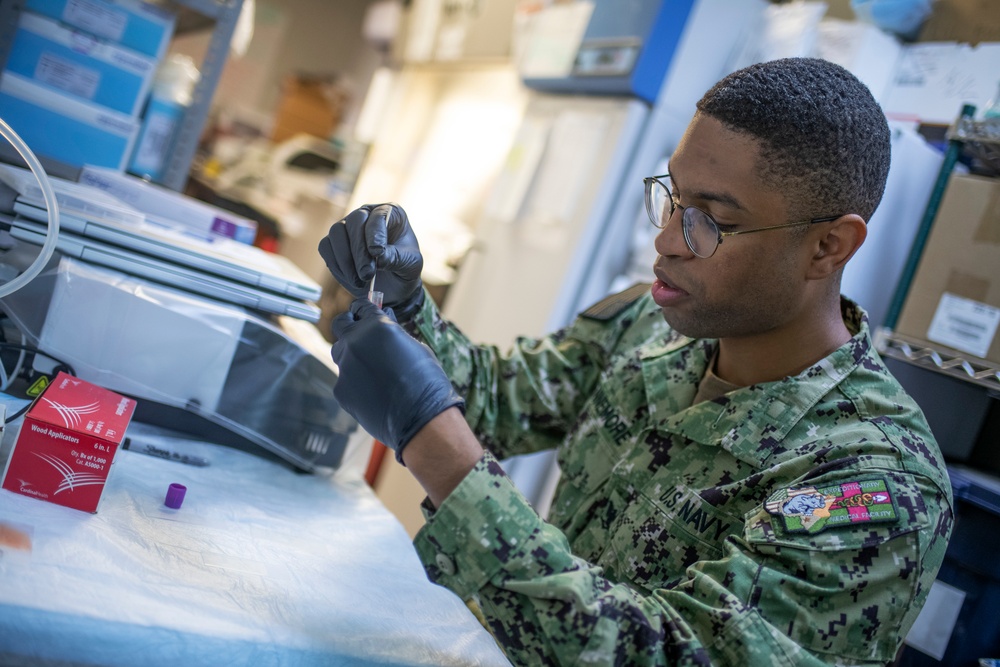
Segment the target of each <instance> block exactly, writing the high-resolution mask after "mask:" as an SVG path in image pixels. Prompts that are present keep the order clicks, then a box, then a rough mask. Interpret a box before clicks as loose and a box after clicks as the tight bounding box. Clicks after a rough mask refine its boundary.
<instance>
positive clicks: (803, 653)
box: [415, 453, 950, 667]
mask: <svg viewBox="0 0 1000 667" xmlns="http://www.w3.org/2000/svg"><path fill="white" fill-rule="evenodd" d="M915 493H916V495H921V494H922V493H923V492H922V491H916V492H915ZM921 504H922V501H921ZM935 517H936V518H935ZM942 522H944V523H945V524H947V525H950V513H948V512H945V511H943V512H941V513H940V514H934V513H930V514H927V515H926V516H924V517H923V518H922V519H921V520H920V522H919V525H907V526H902V527H900V528H899V529H898V530H897V531H895V532H892V531H888V530H881V531H880V530H875V529H873V530H866V531H850V530H846V529H845V530H841V531H830V532H829V534H828V536H827V538H824V539H822V540H820V539H817V538H816V537H815V536H795V535H791V536H789V535H784V534H782V533H781V531H780V530H775V529H774V527H773V526H772V525H771V522H770V520H769V518H768V515H767V513H766V512H763V510H762V509H761V510H760V511H759V512H756V513H751V516H748V521H747V529H746V531H745V532H744V533H743V535H742V536H740V537H733V538H731V539H727V540H726V541H725V542H724V543H723V544H722V549H721V551H720V553H719V556H718V557H717V558H715V559H713V560H703V561H698V562H695V563H693V564H692V565H691V566H690V567H688V568H687V570H686V572H685V576H684V577H682V578H681V579H679V580H675V581H672V582H670V583H669V584H666V585H662V586H659V587H656V588H654V589H652V590H642V589H640V588H638V587H635V586H630V585H626V584H624V583H619V582H614V581H612V580H611V579H609V578H607V577H606V576H605V573H604V572H603V570H602V568H601V567H598V566H596V565H594V564H592V563H588V562H586V561H584V560H582V559H580V558H578V557H576V556H574V555H573V554H572V553H571V551H570V548H569V545H568V542H567V540H566V538H565V536H564V535H563V534H562V533H561V532H560V531H558V530H557V529H556V528H554V527H553V526H551V525H549V524H547V523H545V522H544V521H542V520H541V519H540V518H539V517H538V515H537V514H535V512H534V511H533V510H532V509H531V507H530V506H529V505H528V503H527V502H526V501H525V500H524V499H523V497H522V496H521V495H520V494H519V493H518V492H517V491H516V489H514V487H513V486H512V484H511V483H510V481H509V480H508V478H507V477H506V476H505V475H504V473H503V471H502V469H501V468H500V466H499V465H498V464H497V462H496V460H495V459H494V458H493V457H492V456H491V455H490V454H489V453H487V454H486V455H485V456H484V458H483V459H482V460H480V462H479V463H478V464H477V466H476V467H475V469H474V470H473V471H472V472H471V473H470V474H469V475H468V476H467V477H466V478H465V479H464V480H463V481H462V483H461V484H460V485H459V486H458V487H457V488H456V489H455V491H454V492H453V493H452V494H451V495H450V496H449V497H448V498H447V499H446V500H445V501H444V502H443V503H442V504H441V507H440V508H438V510H437V511H436V512H435V513H434V514H432V515H430V516H429V519H428V522H427V524H426V525H425V526H424V528H423V529H422V530H421V532H420V533H419V534H418V535H417V538H416V540H415V546H416V548H417V552H418V554H419V556H420V558H421V560H422V562H423V563H424V567H425V570H426V572H427V574H428V576H429V578H430V579H431V580H432V581H435V582H436V583H438V584H440V585H443V586H445V587H447V588H449V589H451V590H452V591H454V592H455V593H456V594H457V595H459V596H460V597H462V598H463V599H464V600H474V601H475V602H477V603H478V605H479V607H480V609H481V610H482V612H483V615H484V616H485V618H486V619H487V623H488V627H489V629H490V631H491V632H492V633H493V634H494V636H495V637H496V639H497V641H498V642H499V644H500V645H501V646H502V647H503V648H504V649H505V651H506V652H507V655H508V657H509V658H510V659H511V661H512V662H513V663H514V664H517V665H534V664H559V665H686V666H695V665H747V666H751V667H752V666H755V665H768V666H788V667H791V666H793V665H796V666H801V665H830V664H843V663H844V660H845V656H849V657H848V658H847V660H848V662H850V664H857V665H867V664H872V665H874V664H885V663H886V662H887V661H889V660H891V659H892V656H893V654H894V651H895V650H896V648H897V647H898V641H899V639H900V638H901V636H902V635H903V634H905V629H906V628H907V627H909V626H908V624H907V623H912V615H914V614H915V613H916V611H915V609H919V606H920V604H922V602H923V598H924V597H925V596H926V590H923V591H922V590H921V589H922V587H929V585H930V581H931V580H933V576H934V572H936V569H937V565H939V564H940V563H939V562H938V563H937V564H934V563H924V562H922V559H925V558H930V559H932V560H933V559H936V558H939V557H940V554H939V551H940V549H938V548H937V547H934V546H930V547H929V546H928V544H927V541H931V542H933V541H934V540H935V535H939V536H940V535H946V534H947V526H942V525H941V524H942ZM632 529H633V530H644V531H646V532H647V533H652V532H653V531H655V530H656V527H654V526H648V525H647V526H642V527H639V526H634V527H633V528H632ZM653 538H655V535H653V534H648V535H645V544H647V545H649V544H655V539H653ZM852 540H853V541H852ZM938 541H939V542H940V541H941V540H938ZM945 541H946V540H945ZM641 543H642V542H641V541H640V540H637V541H636V542H635V547H636V550H635V551H634V552H633V557H634V558H640V559H641V558H643V557H647V558H648V557H649V556H648V554H643V553H641V549H642V548H641ZM939 546H940V545H939Z"/></svg>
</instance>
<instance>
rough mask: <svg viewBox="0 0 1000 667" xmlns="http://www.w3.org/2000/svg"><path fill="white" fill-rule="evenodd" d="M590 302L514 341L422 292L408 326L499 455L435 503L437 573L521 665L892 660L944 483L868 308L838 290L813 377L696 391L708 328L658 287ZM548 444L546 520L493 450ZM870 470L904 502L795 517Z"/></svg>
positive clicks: (946, 498) (825, 505) (915, 603)
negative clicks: (673, 326) (554, 329)
mask: <svg viewBox="0 0 1000 667" xmlns="http://www.w3.org/2000/svg"><path fill="white" fill-rule="evenodd" d="M644 294H645V292H644ZM619 310H620V312H616V311H619ZM593 312H594V313H596V315H594V316H591V317H580V318H578V319H577V320H576V321H575V322H574V323H573V324H571V325H570V326H569V327H567V328H566V329H564V330H562V331H560V332H558V333H556V334H553V335H550V336H547V337H544V338H540V339H526V338H525V339H519V340H518V341H517V342H516V344H515V345H514V346H513V348H512V350H511V351H509V352H507V353H505V354H501V353H500V352H499V351H498V350H497V349H495V348H491V347H477V346H474V345H472V344H471V343H470V342H469V341H468V340H467V339H466V338H465V337H464V336H463V335H462V334H461V333H460V332H459V331H458V330H457V329H456V328H455V327H454V326H452V325H450V324H449V323H447V322H445V321H444V320H442V319H441V317H440V315H439V314H438V313H437V311H436V310H435V309H434V307H433V305H432V304H431V299H429V298H428V299H426V301H425V306H424V308H423V309H422V310H421V312H420V313H419V314H418V315H417V316H416V318H415V319H414V320H413V322H412V323H410V328H411V331H412V332H414V333H415V334H416V335H418V336H419V337H421V338H422V339H423V340H424V341H425V342H426V343H427V344H428V345H430V347H431V348H432V349H433V350H434V351H435V352H436V354H437V355H438V357H439V358H440V359H441V361H442V363H443V365H444V367H445V369H446V371H447V372H448V374H449V376H450V377H451V378H452V381H453V383H454V384H455V385H456V387H457V388H458V390H459V391H460V392H461V393H462V394H463V395H464V396H465V397H466V401H467V405H466V418H467V420H468V422H469V424H470V425H471V426H472V428H473V430H474V431H475V432H476V434H477V436H478V437H479V438H480V440H481V442H482V443H483V444H484V445H485V446H486V447H488V448H489V449H490V450H491V452H492V453H487V454H486V455H485V456H484V457H483V458H482V459H481V460H480V462H479V463H478V464H477V466H476V467H475V469H474V470H473V471H472V472H470V473H469V475H468V476H467V477H466V478H465V479H464V480H463V481H462V482H461V484H460V485H459V486H458V488H456V489H455V491H454V492H453V493H452V494H451V495H450V496H449V497H448V498H447V499H446V500H445V501H444V502H443V503H442V505H441V507H440V508H438V509H437V510H436V511H433V512H432V511H430V510H429V509H428V510H427V511H426V514H427V517H428V522H427V524H426V525H425V526H424V528H423V529H422V530H421V532H420V533H419V534H418V535H417V538H416V540H415V546H416V548H417V552H418V554H419V555H420V558H421V560H422V562H423V563H424V566H425V569H426V571H427V574H428V576H429V577H430V579H431V580H433V581H435V582H437V583H439V584H441V585H443V586H446V587H448V588H449V589H451V590H452V591H454V592H455V593H456V594H458V595H459V596H461V597H462V598H463V599H465V600H468V601H471V602H475V603H476V604H477V605H478V606H479V607H480V608H481V610H482V613H483V615H484V616H485V618H486V620H487V623H488V627H489V629H490V630H491V632H492V633H493V634H494V636H495V637H496V639H497V641H498V642H499V644H500V645H501V646H502V647H503V648H504V650H505V651H506V653H507V655H508V657H509V658H510V659H511V661H512V662H514V663H515V664H518V665H540V664H566V665H570V664H572V665H610V664H617V665H769V666H774V665H789V666H791V665H795V666H801V665H848V664H850V665H857V664H884V663H885V662H887V661H890V660H892V659H893V657H894V656H895V654H896V651H897V649H898V648H899V646H900V643H901V642H902V639H903V637H904V636H905V633H906V631H907V630H908V629H909V627H910V626H911V625H912V623H913V621H914V619H915V618H916V615H917V613H918V612H919V610H920V607H921V605H922V604H923V602H924V600H925V599H926V596H927V593H928V590H929V589H930V585H931V583H932V582H933V580H934V577H935V574H936V573H937V570H938V568H939V566H940V564H941V561H942V559H943V557H944V552H945V548H946V546H947V541H948V538H949V536H950V532H951V526H952V500H951V487H950V484H949V481H948V477H947V474H946V471H945V467H944V463H943V460H942V458H941V454H940V452H939V451H938V448H937V445H936V444H935V442H934V439H933V437H932V436H931V433H930V431H929V429H928V428H927V425H926V422H925V420H924V418H923V415H922V414H921V412H920V410H919V408H918V407H917V406H916V404H915V403H914V402H913V400H912V399H910V398H909V397H908V396H907V395H906V394H905V393H904V391H903V390H902V388H901V387H900V386H899V385H898V384H897V382H896V381H895V380H894V379H893V378H892V376H891V375H890V374H889V373H888V371H887V370H886V368H885V366H884V365H883V364H882V361H881V360H880V359H879V357H878V355H877V353H876V352H875V350H874V349H873V347H872V342H871V339H870V336H869V331H868V325H867V322H866V320H865V317H864V314H863V312H862V311H861V310H860V309H859V308H857V307H856V306H855V305H853V304H851V303H849V302H847V301H845V302H844V308H843V313H844V318H845V322H847V324H848V327H849V328H850V330H851V332H852V333H853V334H854V336H853V338H852V339H851V340H850V341H849V342H848V343H846V344H845V345H843V346H842V347H841V348H839V349H838V350H836V351H834V352H833V353H832V354H831V355H830V356H828V357H827V358H825V359H823V360H822V361H820V362H819V363H818V364H816V365H815V366H813V367H811V368H809V369H807V370H806V371H804V372H803V373H801V374H800V375H798V376H795V377H789V378H786V379H784V380H781V381H779V382H769V383H766V384H761V385H754V386H750V387H745V388H742V389H739V390H737V391H734V392H730V393H729V394H726V395H725V396H722V397H720V398H717V399H715V400H712V401H705V402H702V403H699V404H697V405H691V403H692V400H693V397H694V396H695V392H696V390H697V387H698V383H699V381H700V380H701V378H702V376H703V374H704V372H705V369H706V366H707V364H708V362H709V360H710V359H711V358H712V356H713V353H714V352H715V348H716V346H717V342H716V341H713V340H690V339H687V338H684V337H682V336H680V335H678V334H676V333H675V332H672V331H671V330H670V329H669V327H668V326H667V324H666V323H665V322H664V319H663V316H662V314H661V312H660V310H659V309H658V308H657V306H656V305H655V304H654V303H653V302H652V299H651V298H649V296H648V294H645V296H639V297H633V298H632V299H631V300H630V303H629V304H628V305H627V307H625V308H623V309H621V308H611V309H610V312H608V309H606V308H605V309H600V308H598V309H596V310H595V311H593ZM552 447H558V450H559V454H558V455H559V463H560V467H561V469H562V478H561V481H560V484H559V487H558V489H557V492H556V496H555V499H554V502H553V505H552V508H551V512H550V516H549V523H546V522H545V521H542V519H540V518H539V517H538V515H537V514H536V513H535V511H534V510H533V509H532V508H531V506H530V505H529V504H528V502H527V501H526V500H525V499H524V497H523V496H522V495H521V494H520V493H518V491H517V490H516V489H515V488H514V486H513V485H512V484H511V482H510V480H509V479H508V478H507V477H506V475H505V474H504V472H503V470H502V469H501V468H500V466H499V464H498V463H497V459H502V458H504V457H507V456H509V455H512V454H519V453H526V452H532V451H538V450H542V449H546V448H552ZM870 480H877V481H879V482H881V483H882V486H879V487H878V488H877V489H875V492H876V493H880V494H882V495H887V496H889V498H890V500H889V501H886V500H885V498H883V497H882V495H880V496H879V502H880V503H882V506H881V507H880V508H875V509H873V510H872V512H881V511H883V510H884V509H885V507H886V505H885V503H886V502H888V507H889V508H890V509H891V510H892V512H894V517H891V518H886V517H885V516H882V517H881V518H882V519H884V520H881V521H874V520H870V517H869V518H867V519H863V520H843V519H837V520H831V519H830V518H829V517H821V518H822V519H823V520H824V522H825V523H826V524H829V525H825V526H820V527H819V528H817V526H816V522H812V523H811V524H810V526H811V527H807V528H806V529H803V523H802V521H801V520H799V522H798V523H797V524H795V525H792V524H789V523H786V522H787V521H788V520H789V516H788V515H789V514H792V513H794V512H798V513H799V514H800V515H802V516H805V514H804V513H805V512H806V511H807V510H809V509H810V508H809V507H808V505H810V502H809V501H807V500H806V499H802V500H799V501H796V502H795V503H792V504H790V505H788V508H787V509H783V507H784V505H783V503H784V502H787V500H788V499H789V498H790V497H791V496H796V495H803V494H808V493H812V492H813V491H815V492H817V493H818V495H819V496H820V497H821V498H822V499H823V501H822V503H816V502H814V503H811V504H813V505H815V507H814V508H812V511H815V510H816V509H819V510H820V512H821V513H822V512H826V513H828V514H829V515H830V516H834V515H835V514H836V515H843V514H845V512H844V511H843V510H845V509H847V508H848V507H853V505H842V503H843V502H844V499H845V498H847V499H849V498H850V497H852V496H854V495H857V491H856V490H855V489H856V487H857V488H860V487H859V486H858V485H860V484H867V483H868V482H869V481H870ZM810 489H811V490H813V491H809V490H810ZM870 491H871V490H867V491H865V492H870ZM829 496H835V497H836V498H839V500H837V501H834V500H832V499H831V498H829ZM873 498H874V495H872V498H870V499H868V500H871V501H872V502H874V500H873ZM868 500H865V499H856V500H853V501H851V502H853V503H855V504H857V503H863V502H867V501H868ZM838 503H840V504H838ZM851 511H854V510H848V511H847V512H846V513H847V514H850V513H851ZM783 512H787V514H785V515H783ZM849 518H850V517H849ZM800 519H801V517H800ZM810 521H811V519H810ZM792 523H793V524H794V523H795V522H794V521H793V522H792ZM807 523H808V522H807ZM812 528H817V529H816V530H813V529H812Z"/></svg>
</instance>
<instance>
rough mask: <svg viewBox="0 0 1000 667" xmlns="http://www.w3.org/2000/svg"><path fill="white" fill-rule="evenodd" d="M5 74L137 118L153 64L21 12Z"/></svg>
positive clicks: (154, 63) (136, 54) (153, 71)
mask: <svg viewBox="0 0 1000 667" xmlns="http://www.w3.org/2000/svg"><path fill="white" fill-rule="evenodd" d="M7 69H8V70H9V71H11V72H15V73H17V74H20V75H21V76H23V77H25V78H28V79H32V80H33V81H35V82H36V83H39V84H41V85H43V86H46V87H48V88H52V89H54V90H57V91H59V92H62V93H64V94H67V95H71V96H73V97H76V98H79V99H82V100H84V101H87V102H93V103H94V104H100V105H101V106H104V107H108V108H109V109H114V110H115V111H120V112H122V113H126V114H129V115H130V116H138V115H139V114H140V112H141V111H142V106H143V104H145V101H146V96H147V95H148V94H149V87H150V85H151V84H152V82H153V74H154V73H155V72H156V60H154V59H153V58H150V57H149V56H146V55H143V54H141V53H136V52H133V51H129V50H128V49H125V48H122V47H120V46H115V45H113V44H109V43H107V42H102V41H101V40H99V39H97V38H95V37H91V36H90V35H85V34H83V33H80V32H77V31H74V30H70V29H69V28H66V27H64V26H62V25H60V24H59V23H57V22H55V21H53V20H51V19H47V18H45V17H43V16H39V15H37V14H32V13H30V12H23V13H22V14H21V20H20V22H19V23H18V28H17V33H16V34H15V35H14V44H13V46H12V47H11V51H10V56H9V57H8V58H7Z"/></svg>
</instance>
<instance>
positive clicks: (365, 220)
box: [319, 204, 424, 322]
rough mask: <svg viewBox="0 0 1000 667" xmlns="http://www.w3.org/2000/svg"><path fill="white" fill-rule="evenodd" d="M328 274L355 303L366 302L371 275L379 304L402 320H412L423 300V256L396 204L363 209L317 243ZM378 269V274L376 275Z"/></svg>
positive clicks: (403, 214) (336, 224) (348, 217)
mask: <svg viewBox="0 0 1000 667" xmlns="http://www.w3.org/2000/svg"><path fill="white" fill-rule="evenodd" d="M319 254H320V255H322V257H323V261H325V262H326V266H327V268H328V269H330V273H332V274H333V277H334V278H336V280H337V282H338V283H340V284H341V285H343V287H344V289H346V290H347V291H348V292H350V293H351V295H352V296H353V297H355V298H357V299H361V298H367V296H368V288H369V287H370V286H371V281H372V276H375V290H376V291H378V292H382V305H383V306H384V307H385V308H392V309H393V312H395V314H396V317H397V318H399V321H400V322H406V321H408V320H409V319H410V318H411V317H413V316H414V315H415V314H416V312H417V311H418V310H420V306H421V305H422V304H423V302H424V290H423V283H422V282H421V281H420V271H421V270H422V269H423V268H424V258H423V256H422V255H421V254H420V246H419V245H417V237H416V235H415V234H414V233H413V229H412V228H411V227H410V222H409V220H407V218H406V211H404V210H403V209H402V208H400V207H399V206H396V205H394V204H378V205H376V206H362V207H361V208H359V209H356V210H354V211H351V213H350V214H349V215H348V216H347V217H346V218H344V219H343V220H340V221H338V222H335V223H333V226H331V227H330V232H329V233H328V234H327V235H326V238H324V239H323V240H322V241H320V242H319ZM376 268H377V269H378V273H377V275H376Z"/></svg>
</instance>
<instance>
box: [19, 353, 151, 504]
mask: <svg viewBox="0 0 1000 667" xmlns="http://www.w3.org/2000/svg"><path fill="white" fill-rule="evenodd" d="M134 411H135V400H133V399H131V398H126V397H124V396H121V395H119V394H116V393H114V392H112V391H109V390H107V389H104V388H103V387H98V386H96V385H93V384H91V383H89V382H87V381H85V380H81V379H79V378H76V377H74V376H72V375H67V374H66V373H59V374H58V375H56V377H55V379H54V380H53V381H52V384H50V385H49V386H48V387H47V388H46V389H45V391H44V392H43V393H42V395H41V396H39V397H38V399H36V400H35V402H34V403H33V404H32V406H31V408H30V409H29V410H28V413H27V414H26V415H25V417H24V424H23V425H22V426H21V432H20V434H19V435H18V437H17V442H16V443H15V445H14V449H13V451H12V452H11V454H10V458H9V459H8V461H7V469H6V470H5V472H4V479H3V488H5V489H7V490H8V491H13V492H14V493H20V494H23V495H26V496H31V497H33V498H38V499H40V500H47V501H48V502H50V503H55V504H57V505H64V506H65V507H71V508H73V509H77V510H81V511H84V512H96V511H97V506H98V505H99V504H100V500H101V495H102V494H103V492H104V485H105V483H106V482H107V479H108V473H109V472H110V471H111V466H112V464H113V463H114V459H115V454H116V453H117V452H118V447H119V446H120V445H121V444H122V442H123V440H124V438H125V430H126V429H127V428H128V424H129V421H131V419H132V413H133V412H134Z"/></svg>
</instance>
